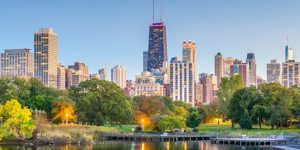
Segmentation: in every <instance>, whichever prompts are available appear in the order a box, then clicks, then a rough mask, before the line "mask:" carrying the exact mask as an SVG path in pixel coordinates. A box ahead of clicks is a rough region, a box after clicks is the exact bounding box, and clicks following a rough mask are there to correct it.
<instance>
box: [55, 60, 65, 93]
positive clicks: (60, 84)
mask: <svg viewBox="0 0 300 150" xmlns="http://www.w3.org/2000/svg"><path fill="white" fill-rule="evenodd" d="M57 89H59V90H65V89H66V67H65V66H63V65H58V66H57Z"/></svg>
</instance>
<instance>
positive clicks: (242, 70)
mask: <svg viewBox="0 0 300 150" xmlns="http://www.w3.org/2000/svg"><path fill="white" fill-rule="evenodd" d="M230 73H231V76H234V75H240V76H241V77H242V80H243V84H244V86H245V87H248V86H249V85H250V84H249V64H248V63H242V62H239V61H238V62H235V63H234V64H232V65H231V66H230Z"/></svg>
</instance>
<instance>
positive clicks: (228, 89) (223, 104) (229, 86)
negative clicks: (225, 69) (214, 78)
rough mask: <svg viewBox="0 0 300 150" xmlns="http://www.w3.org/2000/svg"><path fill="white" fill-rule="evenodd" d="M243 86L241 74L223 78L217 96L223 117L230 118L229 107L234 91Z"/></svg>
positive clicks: (219, 109)
mask: <svg viewBox="0 0 300 150" xmlns="http://www.w3.org/2000/svg"><path fill="white" fill-rule="evenodd" d="M243 87H244V85H243V80H242V78H241V76H239V75H237V76H232V77H230V78H226V77H225V78H222V80H221V84H220V88H219V91H218V93H217V96H218V100H219V105H218V106H219V108H218V113H219V114H222V115H223V119H228V116H229V113H230V112H229V109H228V107H229V103H230V100H231V99H232V96H233V94H234V92H236V91H237V90H239V89H242V88H243ZM233 126H234V123H233V124H232V127H233Z"/></svg>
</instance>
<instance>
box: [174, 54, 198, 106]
mask: <svg viewBox="0 0 300 150" xmlns="http://www.w3.org/2000/svg"><path fill="white" fill-rule="evenodd" d="M193 69H194V66H193V63H190V62H186V61H179V60H178V58H177V57H174V58H172V60H171V63H170V95H171V98H172V99H173V100H174V101H177V100H180V101H183V102H186V103H190V104H191V105H192V106H193V107H194V106H195V83H194V81H195V77H194V70H193Z"/></svg>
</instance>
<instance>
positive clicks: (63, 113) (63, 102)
mask: <svg viewBox="0 0 300 150" xmlns="http://www.w3.org/2000/svg"><path fill="white" fill-rule="evenodd" d="M74 106H75V104H74V102H73V101H72V100H71V99H70V98H68V97H66V96H62V97H59V98H58V100H56V101H54V103H53V106H52V107H53V109H52V113H53V116H54V117H53V118H52V120H53V121H54V122H60V123H64V122H66V120H68V122H75V121H76V116H75V110H74Z"/></svg>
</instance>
